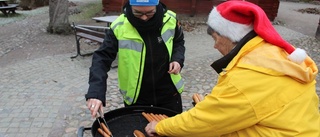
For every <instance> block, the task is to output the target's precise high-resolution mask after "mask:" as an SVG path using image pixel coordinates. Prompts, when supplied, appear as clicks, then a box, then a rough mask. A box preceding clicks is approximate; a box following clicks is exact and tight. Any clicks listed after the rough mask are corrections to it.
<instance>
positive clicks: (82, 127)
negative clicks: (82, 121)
mask: <svg viewBox="0 0 320 137" xmlns="http://www.w3.org/2000/svg"><path fill="white" fill-rule="evenodd" d="M85 130H91V127H84V126H81V127H79V128H78V131H77V135H78V136H77V137H83V132H84V131H85Z"/></svg>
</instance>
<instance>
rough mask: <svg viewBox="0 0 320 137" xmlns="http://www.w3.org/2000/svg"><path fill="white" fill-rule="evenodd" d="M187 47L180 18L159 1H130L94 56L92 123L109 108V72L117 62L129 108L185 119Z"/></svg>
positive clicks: (90, 92) (89, 103)
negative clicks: (180, 115) (182, 115)
mask: <svg viewBox="0 0 320 137" xmlns="http://www.w3.org/2000/svg"><path fill="white" fill-rule="evenodd" d="M184 43H185V41H184V34H183V30H182V27H181V25H180V24H179V22H178V20H177V18H176V13H174V12H173V11H171V10H168V9H167V8H166V6H165V5H164V4H163V3H161V2H159V0H147V1H141V0H129V2H128V3H126V4H125V5H124V7H123V14H121V15H120V16H119V17H118V18H117V19H116V20H115V21H114V22H112V24H111V26H110V30H108V31H107V32H106V37H105V40H104V42H103V44H102V45H101V47H100V48H99V49H98V50H96V51H95V52H94V54H93V58H92V66H91V67H90V74H89V75H90V77H89V89H88V92H87V94H86V95H85V97H86V100H87V107H88V109H89V110H90V111H91V115H92V117H94V116H95V115H96V113H97V111H98V109H103V106H105V104H106V101H105V100H106V98H105V96H106V87H107V85H106V83H107V82H106V80H107V78H108V75H107V72H108V71H109V70H110V66H111V63H112V62H113V61H114V60H115V59H116V57H117V56H118V86H119V90H120V92H121V94H122V96H123V101H124V105H125V106H155V107H162V108H166V109H169V110H172V111H175V112H177V113H181V112H182V101H181V93H182V92H183V89H184V82H183V79H182V77H181V75H180V72H181V69H182V67H183V64H184V58H185V57H184V54H185V46H184Z"/></svg>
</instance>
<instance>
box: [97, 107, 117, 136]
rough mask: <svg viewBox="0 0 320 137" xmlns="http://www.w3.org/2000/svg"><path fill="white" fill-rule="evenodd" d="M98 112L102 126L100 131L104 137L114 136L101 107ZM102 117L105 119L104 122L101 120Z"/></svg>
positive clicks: (98, 118)
mask: <svg viewBox="0 0 320 137" xmlns="http://www.w3.org/2000/svg"><path fill="white" fill-rule="evenodd" d="M98 114H99V115H100V117H99V116H98V115H97V116H96V119H97V121H98V123H99V125H100V128H98V132H99V133H100V134H101V135H102V136H103V137H113V135H112V133H111V131H110V128H109V126H108V124H107V122H106V120H105V119H104V113H103V112H102V110H101V109H99V110H98ZM100 118H101V119H102V120H103V123H101V122H100Z"/></svg>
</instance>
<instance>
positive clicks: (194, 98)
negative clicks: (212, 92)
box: [192, 93, 200, 104]
mask: <svg viewBox="0 0 320 137" xmlns="http://www.w3.org/2000/svg"><path fill="white" fill-rule="evenodd" d="M192 99H193V101H194V103H196V104H197V103H199V102H200V99H199V94H197V93H195V94H193V96H192Z"/></svg>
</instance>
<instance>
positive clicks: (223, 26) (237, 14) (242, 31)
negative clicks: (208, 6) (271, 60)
mask: <svg viewBox="0 0 320 137" xmlns="http://www.w3.org/2000/svg"><path fill="white" fill-rule="evenodd" d="M207 24H208V25H209V26H210V27H211V28H212V29H214V30H215V31H216V32H218V33H219V34H220V35H222V36H226V37H228V38H230V39H231V40H232V41H233V42H238V41H240V40H241V39H242V38H243V37H244V36H245V35H246V34H248V33H249V32H250V31H252V30H254V31H255V32H256V33H257V34H258V35H259V36H260V37H262V38H263V39H264V40H266V41H267V42H269V43H271V44H273V45H275V46H279V47H281V48H283V49H284V50H285V51H286V52H287V53H288V54H289V56H288V59H289V60H291V61H293V62H296V63H298V64H301V63H302V62H303V61H304V60H305V58H306V57H307V54H306V52H305V51H304V50H303V49H300V48H294V47H293V46H292V45H291V44H289V43H288V42H287V41H285V40H284V39H282V37H281V36H280V34H279V33H278V32H277V31H276V30H275V28H274V27H273V26H272V24H271V22H270V20H269V19H268V17H267V15H266V14H265V12H264V11H263V10H262V9H261V8H260V7H259V6H257V5H255V4H253V3H250V2H246V1H227V2H223V3H221V4H219V5H218V6H217V7H214V8H213V9H212V11H211V12H210V14H209V17H208V22H207Z"/></svg>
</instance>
